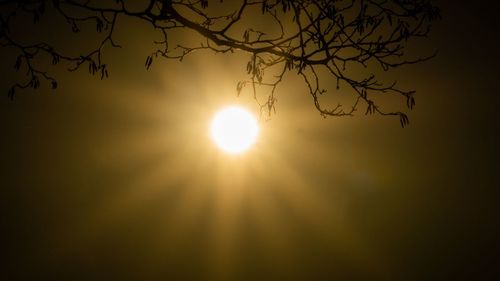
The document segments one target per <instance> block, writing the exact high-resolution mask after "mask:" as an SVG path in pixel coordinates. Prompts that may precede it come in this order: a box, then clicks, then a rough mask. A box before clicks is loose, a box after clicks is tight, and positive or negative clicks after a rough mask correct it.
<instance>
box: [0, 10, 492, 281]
mask: <svg viewBox="0 0 500 281" xmlns="http://www.w3.org/2000/svg"><path fill="white" fill-rule="evenodd" d="M435 3H436V4H437V5H438V6H439V7H440V8H441V10H442V17H443V19H442V20H441V21H439V22H437V23H435V24H434V26H433V30H432V32H431V35H430V36H429V38H428V40H427V41H425V42H421V43H419V45H418V46H417V47H418V48H421V49H422V50H432V49H437V50H438V56H437V57H436V58H434V59H432V60H431V61H428V62H425V63H422V64H418V65H412V66H407V67H404V68H401V69H400V70H398V71H397V72H396V73H395V74H394V75H396V76H395V77H397V79H398V80H399V79H401V83H402V85H404V86H408V87H410V88H412V89H415V90H416V91H417V94H416V102H417V104H416V107H415V109H414V110H413V111H412V112H410V114H409V117H410V124H409V126H408V127H406V128H404V129H402V128H401V127H400V125H399V122H398V120H396V119H393V118H388V117H380V116H365V115H363V114H359V116H355V117H342V118H322V117H321V116H320V115H319V114H318V113H317V112H316V111H315V109H314V106H313V103H312V101H311V100H310V98H309V96H308V94H307V92H306V91H307V89H306V88H305V86H304V85H303V84H302V83H301V80H300V79H298V78H299V77H296V76H293V75H289V76H287V77H286V80H285V81H284V85H283V87H282V89H279V92H278V96H277V97H278V103H277V108H276V114H273V115H272V116H271V118H270V120H261V131H260V135H259V138H258V140H257V143H256V145H255V146H254V147H252V148H251V149H250V150H249V151H247V152H246V153H245V154H243V155H240V156H229V155H227V154H224V153H223V152H221V151H219V150H218V149H217V147H216V146H215V145H214V144H213V142H212V141H211V139H210V137H209V126H210V120H211V118H212V117H213V115H214V114H215V112H216V111H217V110H218V109H220V108H222V107H223V106H225V105H228V104H239V105H242V106H245V107H247V108H248V109H249V110H250V111H252V112H253V113H255V114H257V115H258V110H259V109H258V105H256V103H255V101H254V100H253V99H252V97H251V94H250V93H248V92H243V93H242V95H241V96H240V97H237V96H236V91H235V89H236V83H237V81H238V80H241V79H243V78H245V74H246V70H245V66H246V60H247V59H248V58H247V57H245V56H239V55H233V56H230V55H221V54H217V55H214V54H210V53H195V54H192V55H190V56H188V57H186V59H185V60H184V61H182V62H179V61H171V60H168V61H167V60H161V61H158V62H156V61H155V63H154V65H153V67H152V69H151V70H149V71H146V70H145V69H144V68H143V65H144V59H145V57H146V56H147V55H148V52H149V51H150V49H149V48H150V47H151V46H150V45H148V44H145V43H144V41H141V40H137V37H135V36H131V34H134V32H135V33H140V32H141V31H140V28H141V26H134V25H131V23H125V25H129V26H130V28H126V29H125V30H121V31H119V32H118V38H119V41H120V43H121V44H122V45H123V46H124V47H123V48H122V49H117V50H113V51H109V52H108V53H105V55H106V56H107V58H108V59H109V61H110V65H109V67H110V77H109V78H108V79H104V80H102V81H101V80H99V79H98V78H97V77H92V76H89V75H87V74H86V73H85V72H86V71H81V72H76V73H68V72H66V71H64V70H58V69H54V71H55V73H56V74H57V77H58V78H59V87H58V89H57V90H55V91H52V90H50V89H46V88H44V87H42V88H41V89H40V90H38V91H31V90H26V91H23V92H19V93H17V95H16V97H15V99H14V100H10V99H9V98H8V97H7V89H8V85H9V83H10V82H11V80H10V79H12V77H13V75H14V74H13V69H12V68H11V65H13V64H10V61H12V62H13V58H12V56H11V54H8V53H7V52H4V51H2V53H1V54H0V56H1V57H2V61H4V62H5V63H2V64H1V65H2V70H1V71H2V79H1V87H2V89H5V91H4V92H5V95H4V96H3V97H1V96H0V108H1V109H0V135H1V137H0V155H1V158H0V159H1V162H0V186H1V188H0V194H1V195H0V206H1V207H0V208H1V212H0V218H1V220H0V225H1V233H2V236H3V238H2V239H1V241H2V242H1V243H2V245H1V249H2V250H1V251H0V252H1V253H0V255H1V256H2V260H3V263H2V265H1V267H0V274H1V275H3V276H8V279H9V280H34V279H52V280H110V279H116V280H311V279H315V280H333V279H337V280H456V279H467V280H493V279H496V278H498V277H499V276H500V272H499V270H500V258H499V256H498V253H499V252H500V244H499V242H498V237H499V235H500V226H499V223H498V221H499V217H500V206H499V205H498V202H499V199H500V197H499V196H500V185H499V180H498V172H499V171H500V165H499V164H498V159H499V157H500V150H499V149H498V147H497V144H498V143H500V139H499V136H498V135H499V134H498V132H499V129H500V128H499V127H500V126H499V122H498V117H497V112H498V109H500V108H499V104H500V95H499V94H500V93H499V92H498V86H497V80H498V78H497V74H496V70H497V67H498V63H499V62H500V56H499V54H498V49H499V47H500V44H499V43H498V42H497V41H496V39H497V38H498V37H499V35H500V34H499V31H498V29H497V28H496V22H495V17H496V16H497V15H496V11H498V8H499V7H498V4H497V3H493V4H492V3H486V2H482V3H481V4H474V3H472V1H469V2H464V3H458V2H453V3H451V2H450V1H436V2H435ZM134 28H137V29H134ZM23 32H25V34H27V35H29V36H40V33H36V34H37V35H33V34H34V33H35V32H34V31H31V30H25V31H23ZM41 35H44V33H43V32H42V33H41ZM63 42H64V44H67V46H68V48H76V47H75V46H78V45H79V44H81V43H80V42H78V41H76V42H75V41H72V40H63ZM7 61H9V63H7ZM495 277H496V278H495Z"/></svg>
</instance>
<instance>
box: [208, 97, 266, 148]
mask: <svg viewBox="0 0 500 281" xmlns="http://www.w3.org/2000/svg"><path fill="white" fill-rule="evenodd" d="M210 134H211V136H212V139H213V141H214V142H215V144H216V145H217V146H218V147H219V148H220V149H222V150H223V151H225V152H227V153H230V154H239V153H241V152H243V151H245V150H247V149H248V148H250V146H251V145H252V144H254V143H255V140H256V139H257V136H258V134H259V126H258V124H257V119H256V118H255V117H254V116H253V115H252V114H251V113H250V112H248V111H247V110H245V109H244V108H242V107H239V106H228V107H225V108H223V109H221V110H220V111H218V112H217V114H216V115H215V117H214V119H213V120H212V124H211V127H210Z"/></svg>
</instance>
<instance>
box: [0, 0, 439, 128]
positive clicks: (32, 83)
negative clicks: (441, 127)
mask: <svg viewBox="0 0 500 281" xmlns="http://www.w3.org/2000/svg"><path fill="white" fill-rule="evenodd" d="M128 2H129V1H124V0H114V1H91V0H85V1H83V0H82V1H75V0H52V1H46V0H32V1H29V0H26V1H9V0H7V1H0V8H1V12H0V46H1V47H3V48H6V47H8V48H15V49H16V50H17V52H18V54H19V55H18V57H17V59H16V63H15V66H14V68H15V69H16V70H19V69H21V67H22V68H26V69H27V77H28V79H27V80H23V81H18V82H17V83H15V84H14V85H13V86H12V87H11V88H10V90H9V92H8V96H9V97H10V98H14V95H15V94H16V92H17V91H18V90H19V89H25V88H34V89H37V88H38V87H39V86H40V83H41V80H45V81H47V82H48V83H50V85H51V87H52V88H53V89H55V88H56V87H57V85H58V84H57V80H56V79H55V78H54V77H53V76H51V75H50V74H49V73H48V72H47V71H45V70H44V69H43V68H42V67H41V66H40V65H38V64H37V63H36V62H35V58H37V57H38V56H42V54H45V55H49V56H50V57H51V61H52V63H53V64H59V63H60V62H61V61H65V62H66V63H69V64H70V66H69V67H68V70H69V71H75V70H78V69H81V68H83V67H87V68H88V71H89V73H90V74H92V75H98V76H99V77H100V78H101V79H104V78H106V77H108V68H107V65H106V63H105V61H104V56H103V52H102V51H103V49H105V48H119V47H120V45H119V44H118V43H117V42H115V40H114V31H115V29H116V28H117V26H118V25H117V18H121V17H128V18H135V19H138V20H140V21H143V22H146V23H147V24H148V26H149V27H150V28H151V29H152V30H154V31H155V32H157V33H158V34H159V35H160V36H161V38H162V39H161V40H159V41H154V44H155V45H156V48H155V49H154V50H153V51H152V52H151V54H150V55H149V56H147V58H146V60H145V67H146V69H150V68H151V66H152V64H153V62H154V61H155V60H156V59H158V58H160V57H162V58H166V59H178V60H182V59H184V58H185V57H186V56H188V55H189V54H190V53H193V52H196V51H200V50H209V51H213V52H217V53H234V52H242V53H247V54H249V55H250V59H249V60H248V63H247V65H246V70H247V74H248V79H247V80H244V81H239V82H238V83H237V85H236V90H237V93H238V95H239V94H240V93H241V91H242V90H243V88H244V87H247V86H250V87H251V91H253V95H254V97H255V99H256V100H257V102H259V104H260V106H261V109H262V110H265V111H267V112H268V113H269V114H270V113H271V112H272V111H273V110H274V108H275V103H276V101H277V99H276V93H277V89H278V86H279V85H280V84H281V83H282V82H283V78H284V76H285V74H287V73H293V74H295V75H298V76H300V77H302V79H303V81H304V83H305V85H306V86H307V89H308V92H309V95H310V96H311V98H312V100H313V103H314V106H315V108H316V109H317V110H318V111H319V113H320V114H321V115H322V116H324V117H326V116H346V115H353V114H354V112H355V111H356V110H357V109H358V107H360V106H361V105H364V106H366V111H365V114H381V115H393V116H398V117H399V120H400V122H401V125H402V126H403V127H404V126H406V125H407V124H408V122H409V120H408V117H407V115H406V113H405V112H403V111H385V110H384V109H383V104H379V103H377V102H375V101H374V99H373V97H375V96H377V95H381V94H396V95H400V96H402V97H403V98H404V99H405V101H406V105H405V106H406V108H408V109H412V108H413V107H414V105H415V98H414V93H415V92H414V91H412V90H403V89H400V88H398V87H397V86H396V83H395V82H389V83H387V82H382V81H379V80H377V78H376V76H377V75H376V74H375V73H376V72H377V71H380V70H384V71H387V70H389V69H392V68H397V67H400V66H403V65H407V64H414V63H419V62H422V61H425V60H428V59H430V58H432V57H434V55H435V54H431V55H428V56H424V57H417V58H413V59H408V58H406V55H405V51H406V50H407V47H408V45H409V44H410V42H411V39H413V38H417V37H426V36H427V35H428V34H429V32H430V27H431V23H432V22H433V21H435V20H437V19H439V18H440V11H439V9H438V8H437V7H435V6H433V5H432V4H431V1H430V0H394V1H388V0H339V1H327V0H317V1H314V0H253V1H252V0H240V1H238V5H237V6H235V8H234V9H231V8H230V6H231V5H226V6H225V4H231V3H232V4H234V2H235V1H225V2H224V1H223V0H220V1H208V0H198V1H195V0H178V1H174V0H148V1H143V2H144V3H143V7H141V8H140V9H137V8H134V9H133V8H131V7H129V6H130V4H129V3H128ZM230 2H231V3H230ZM212 6H213V7H212ZM221 7H225V8H224V9H221ZM48 9H52V10H53V11H55V12H56V13H57V14H58V15H59V16H60V17H62V18H63V19H64V21H65V22H66V24H67V25H68V26H69V27H70V28H71V30H72V31H73V32H74V33H79V32H81V31H82V28H83V26H84V25H85V26H88V24H89V23H92V24H93V25H95V31H90V30H86V31H85V32H96V33H101V34H104V36H101V37H99V36H95V37H93V38H100V39H95V40H96V42H95V44H94V47H93V48H92V49H91V50H89V51H87V52H86V53H83V54H81V55H79V56H74V55H69V54H66V53H64V52H62V51H61V50H59V49H57V47H56V46H53V45H51V44H48V43H45V42H37V43H31V44H24V43H21V42H20V41H19V40H18V39H17V34H16V32H15V31H13V29H12V28H11V25H13V24H14V19H15V17H16V16H18V15H19V14H21V13H22V14H27V15H30V16H32V17H33V20H34V22H35V23H37V22H38V21H39V20H40V17H42V16H43V15H44V14H46V11H47V10H48ZM256 16H263V17H265V18H266V28H265V30H263V29H259V28H256V27H252V26H248V25H245V22H247V21H248V20H249V19H252V18H253V17H256ZM177 30H180V31H187V30H191V31H194V32H196V33H198V34H199V35H200V42H199V44H198V45H196V46H190V45H183V44H175V45H172V42H171V39H170V38H169V36H170V35H171V33H173V32H174V31H177ZM359 67H361V68H362V69H368V70H369V72H370V73H369V74H368V75H366V76H364V77H359V74H358V75H355V74H353V73H352V72H353V71H351V70H352V69H354V68H359ZM332 81H334V82H335V83H336V87H335V89H334V91H340V90H341V89H340V88H341V87H342V88H349V89H351V92H352V96H351V99H350V104H347V105H346V104H341V103H338V104H337V105H336V106H334V107H325V106H323V104H322V103H321V102H320V97H321V96H323V95H326V94H329V93H331V92H332V90H327V89H326V88H327V86H324V85H328V84H329V83H332ZM261 88H268V89H267V91H266V93H268V94H267V96H266V98H265V99H264V101H263V102H262V101H260V100H259V99H258V98H257V94H258V91H260V90H261Z"/></svg>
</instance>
